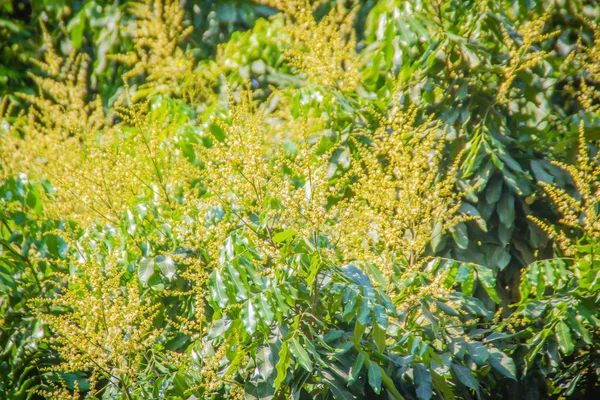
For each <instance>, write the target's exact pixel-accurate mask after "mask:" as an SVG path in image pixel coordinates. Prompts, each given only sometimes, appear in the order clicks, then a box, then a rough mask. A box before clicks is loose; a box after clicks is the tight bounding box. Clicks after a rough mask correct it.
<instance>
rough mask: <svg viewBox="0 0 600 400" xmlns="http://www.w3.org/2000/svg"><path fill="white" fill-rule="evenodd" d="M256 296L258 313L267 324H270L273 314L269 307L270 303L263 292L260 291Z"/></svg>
mask: <svg viewBox="0 0 600 400" xmlns="http://www.w3.org/2000/svg"><path fill="white" fill-rule="evenodd" d="M257 298H258V315H260V317H261V318H262V319H263V320H264V322H265V323H266V324H267V325H270V324H271V322H273V318H274V317H275V314H274V313H273V309H272V308H271V304H270V303H269V299H267V296H266V295H265V294H264V293H261V294H260V295H259V296H257Z"/></svg>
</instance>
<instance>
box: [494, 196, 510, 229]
mask: <svg viewBox="0 0 600 400" xmlns="http://www.w3.org/2000/svg"><path fill="white" fill-rule="evenodd" d="M496 211H497V212H498V216H499V217H500V222H501V223H502V225H504V226H512V224H513V223H514V222H515V197H514V196H513V194H512V193H510V192H509V191H504V192H503V193H502V196H501V197H500V201H499V202H498V206H497V207H496Z"/></svg>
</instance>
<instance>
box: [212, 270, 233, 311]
mask: <svg viewBox="0 0 600 400" xmlns="http://www.w3.org/2000/svg"><path fill="white" fill-rule="evenodd" d="M208 283H209V289H210V295H211V297H212V299H213V301H214V302H215V303H217V305H218V306H219V307H221V308H224V307H225V306H227V303H228V302H229V298H228V297H227V287H226V286H225V283H224V282H223V278H222V277H221V273H220V272H219V270H214V271H213V272H212V273H211V274H210V277H209V280H208Z"/></svg>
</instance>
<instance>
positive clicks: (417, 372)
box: [413, 364, 433, 400]
mask: <svg viewBox="0 0 600 400" xmlns="http://www.w3.org/2000/svg"><path fill="white" fill-rule="evenodd" d="M413 374H414V377H415V384H416V385H417V397H418V398H419V399H421V400H429V399H430V398H431V396H432V395H433V389H432V387H431V372H429V369H428V368H427V367H426V366H425V365H423V364H415V365H414V366H413Z"/></svg>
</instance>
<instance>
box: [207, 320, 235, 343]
mask: <svg viewBox="0 0 600 400" xmlns="http://www.w3.org/2000/svg"><path fill="white" fill-rule="evenodd" d="M231 325H232V321H231V320H230V319H229V318H221V319H218V320H216V321H215V322H213V324H212V326H211V327H210V329H209V331H208V334H207V336H206V337H207V339H209V340H212V339H214V338H217V337H219V336H222V335H223V334H224V333H225V332H227V331H228V330H229V328H231Z"/></svg>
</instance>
